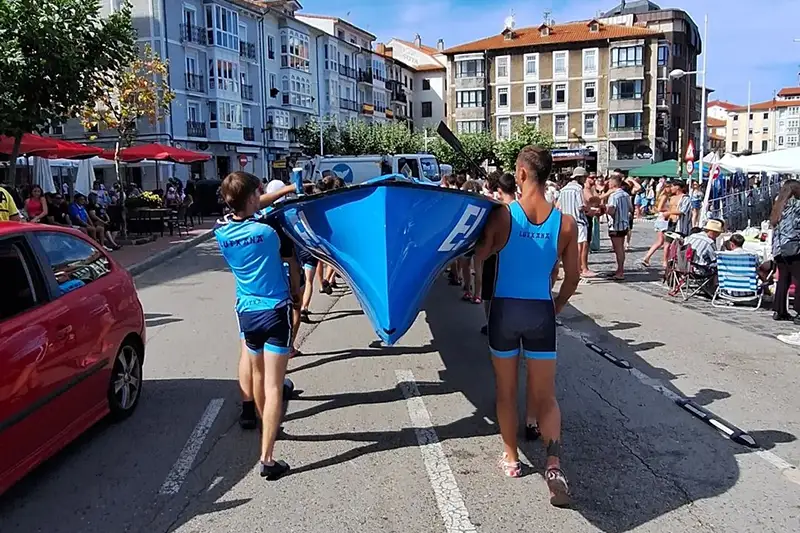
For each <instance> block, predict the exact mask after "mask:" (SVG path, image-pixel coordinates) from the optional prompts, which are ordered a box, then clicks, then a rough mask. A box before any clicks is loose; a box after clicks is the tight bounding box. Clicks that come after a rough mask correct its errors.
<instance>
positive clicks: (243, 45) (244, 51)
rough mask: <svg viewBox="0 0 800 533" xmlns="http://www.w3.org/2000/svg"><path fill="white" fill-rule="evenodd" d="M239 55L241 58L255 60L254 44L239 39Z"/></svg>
mask: <svg viewBox="0 0 800 533" xmlns="http://www.w3.org/2000/svg"><path fill="white" fill-rule="evenodd" d="M239 57H241V58H242V59H250V60H255V58H256V45H254V44H253V43H248V42H246V41H239Z"/></svg>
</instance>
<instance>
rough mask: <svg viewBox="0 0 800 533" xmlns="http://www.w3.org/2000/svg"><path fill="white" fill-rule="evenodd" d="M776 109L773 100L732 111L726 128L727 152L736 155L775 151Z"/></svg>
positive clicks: (729, 113) (736, 108)
mask: <svg viewBox="0 0 800 533" xmlns="http://www.w3.org/2000/svg"><path fill="white" fill-rule="evenodd" d="M774 109H775V107H774V102H773V101H772V100H768V101H766V102H757V103H754V104H751V105H750V106H739V107H734V108H733V109H731V110H730V111H729V112H728V117H727V121H726V127H725V130H726V133H727V135H726V141H725V150H726V151H727V152H731V153H734V154H738V153H742V152H750V153H754V154H758V153H761V152H769V151H772V150H774V149H775V144H774V135H775V113H774Z"/></svg>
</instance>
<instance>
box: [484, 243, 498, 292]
mask: <svg viewBox="0 0 800 533" xmlns="http://www.w3.org/2000/svg"><path fill="white" fill-rule="evenodd" d="M496 282H497V254H494V255H492V256H489V257H488V258H487V259H486V261H484V262H483V285H482V286H481V300H483V301H486V302H488V301H489V300H491V299H492V298H493V297H494V285H495V283H496Z"/></svg>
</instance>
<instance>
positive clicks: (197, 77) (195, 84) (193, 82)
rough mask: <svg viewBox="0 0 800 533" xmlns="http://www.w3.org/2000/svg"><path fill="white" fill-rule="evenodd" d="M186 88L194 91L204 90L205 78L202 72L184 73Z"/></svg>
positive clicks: (200, 91) (201, 91) (202, 91)
mask: <svg viewBox="0 0 800 533" xmlns="http://www.w3.org/2000/svg"><path fill="white" fill-rule="evenodd" d="M186 90H187V91H193V92H196V93H204V92H206V80H205V78H204V77H203V75H202V74H192V73H187V74H186Z"/></svg>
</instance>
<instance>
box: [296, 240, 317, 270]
mask: <svg viewBox="0 0 800 533" xmlns="http://www.w3.org/2000/svg"><path fill="white" fill-rule="evenodd" d="M297 260H298V261H299V262H300V266H301V267H302V268H303V269H304V270H314V269H315V268H317V265H318V264H319V260H318V259H317V258H316V257H314V256H313V255H311V253H310V252H309V251H308V250H306V249H305V248H301V247H300V246H298V247H297Z"/></svg>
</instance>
